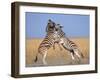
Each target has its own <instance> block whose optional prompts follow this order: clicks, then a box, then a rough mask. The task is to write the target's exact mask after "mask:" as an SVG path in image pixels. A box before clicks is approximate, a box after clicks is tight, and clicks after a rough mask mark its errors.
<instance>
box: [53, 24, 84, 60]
mask: <svg viewBox="0 0 100 80" xmlns="http://www.w3.org/2000/svg"><path fill="white" fill-rule="evenodd" d="M55 27H56V31H57V33H58V34H57V35H58V36H59V37H58V38H59V39H60V40H58V42H57V43H58V44H59V45H61V46H62V47H63V48H64V49H65V50H68V51H69V52H70V54H71V57H72V60H75V55H76V56H77V57H78V58H79V59H81V58H84V56H83V54H82V52H81V51H80V50H79V47H78V46H77V45H76V44H75V43H74V42H73V41H71V40H70V39H69V38H68V37H67V36H66V34H65V33H64V32H63V30H62V27H61V26H60V24H57V25H56V26H55Z"/></svg>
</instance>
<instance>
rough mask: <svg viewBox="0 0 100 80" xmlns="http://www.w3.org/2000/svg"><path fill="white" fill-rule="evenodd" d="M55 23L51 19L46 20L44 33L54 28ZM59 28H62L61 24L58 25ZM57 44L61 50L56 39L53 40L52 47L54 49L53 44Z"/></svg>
mask: <svg viewBox="0 0 100 80" xmlns="http://www.w3.org/2000/svg"><path fill="white" fill-rule="evenodd" d="M55 26H56V24H55V22H54V21H52V20H51V19H49V20H48V23H47V27H46V33H49V32H51V31H52V30H53V29H54V28H55ZM59 27H60V28H62V26H61V25H60V26H59ZM56 43H57V44H58V46H59V48H60V50H62V47H61V46H60V44H59V43H58V41H55V42H54V45H53V49H54V50H55V44H56Z"/></svg>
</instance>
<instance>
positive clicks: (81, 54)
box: [78, 49, 84, 58]
mask: <svg viewBox="0 0 100 80" xmlns="http://www.w3.org/2000/svg"><path fill="white" fill-rule="evenodd" d="M78 50H79V49H78ZM79 52H80V55H81V57H82V58H84V55H83V53H82V52H81V51H80V50H79Z"/></svg>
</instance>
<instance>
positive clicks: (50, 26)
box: [46, 19, 56, 32]
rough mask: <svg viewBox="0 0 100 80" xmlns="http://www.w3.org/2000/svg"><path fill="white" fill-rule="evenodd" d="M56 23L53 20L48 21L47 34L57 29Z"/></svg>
mask: <svg viewBox="0 0 100 80" xmlns="http://www.w3.org/2000/svg"><path fill="white" fill-rule="evenodd" d="M55 25H56V24H55V22H54V21H52V20H51V19H49V20H48V23H47V27H46V32H49V31H52V30H54V29H55Z"/></svg>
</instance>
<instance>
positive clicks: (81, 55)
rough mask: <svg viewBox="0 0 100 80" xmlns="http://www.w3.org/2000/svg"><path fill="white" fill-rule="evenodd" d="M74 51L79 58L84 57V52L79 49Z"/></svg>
mask: <svg viewBox="0 0 100 80" xmlns="http://www.w3.org/2000/svg"><path fill="white" fill-rule="evenodd" d="M74 52H75V54H76V55H77V57H78V58H84V56H83V54H82V52H81V51H80V50H79V49H75V50H74ZM79 53H80V55H79Z"/></svg>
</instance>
